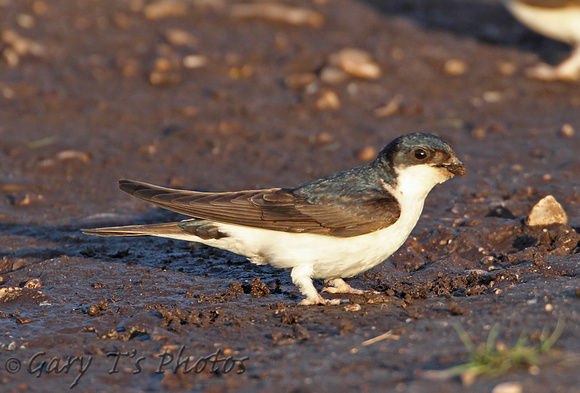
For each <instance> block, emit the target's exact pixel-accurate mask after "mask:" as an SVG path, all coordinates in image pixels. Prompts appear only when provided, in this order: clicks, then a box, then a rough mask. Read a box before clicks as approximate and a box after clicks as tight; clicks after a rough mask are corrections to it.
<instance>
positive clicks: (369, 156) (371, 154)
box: [356, 146, 378, 162]
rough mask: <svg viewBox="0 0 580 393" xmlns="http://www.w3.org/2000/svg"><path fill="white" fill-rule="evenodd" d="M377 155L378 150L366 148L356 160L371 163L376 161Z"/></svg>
mask: <svg viewBox="0 0 580 393" xmlns="http://www.w3.org/2000/svg"><path fill="white" fill-rule="evenodd" d="M377 154H378V152H377V149H375V148H374V147H373V146H365V147H363V148H362V149H361V150H360V151H359V153H358V154H357V156H356V158H358V159H359V161H363V162H370V161H372V160H374V159H375V157H376V156H377Z"/></svg>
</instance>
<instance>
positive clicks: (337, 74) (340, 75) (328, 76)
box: [320, 66, 349, 85]
mask: <svg viewBox="0 0 580 393" xmlns="http://www.w3.org/2000/svg"><path fill="white" fill-rule="evenodd" d="M348 78H349V76H348V73H346V72H345V71H343V70H341V69H340V68H336V67H332V66H326V67H324V68H323V69H322V71H320V80H321V81H322V82H324V83H327V84H329V85H338V84H339V83H342V82H344V81H346V80H347V79H348Z"/></svg>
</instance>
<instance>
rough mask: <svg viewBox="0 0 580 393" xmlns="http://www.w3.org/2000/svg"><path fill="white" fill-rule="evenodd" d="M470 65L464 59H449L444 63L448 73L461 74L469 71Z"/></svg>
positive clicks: (445, 70)
mask: <svg viewBox="0 0 580 393" xmlns="http://www.w3.org/2000/svg"><path fill="white" fill-rule="evenodd" d="M468 69H469V66H468V65H467V63H466V62H464V61H463V60H458V59H449V60H447V61H446V62H445V64H443V72H444V73H446V74H447V75H452V76H459V75H463V74H465V73H466V72H467V70H468Z"/></svg>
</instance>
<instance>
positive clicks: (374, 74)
mask: <svg viewBox="0 0 580 393" xmlns="http://www.w3.org/2000/svg"><path fill="white" fill-rule="evenodd" d="M329 63H330V64H331V65H333V66H336V67H338V68H340V69H342V70H343V71H345V72H347V73H349V74H350V75H352V76H356V77H358V78H363V79H378V78H380V77H381V75H382V72H381V68H380V67H379V65H378V64H377V63H375V62H373V61H372V57H371V54H370V53H369V52H367V51H364V50H362V49H358V48H344V49H341V50H339V51H338V52H336V53H333V54H331V55H330V57H329Z"/></svg>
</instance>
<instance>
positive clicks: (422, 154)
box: [413, 149, 427, 161]
mask: <svg viewBox="0 0 580 393" xmlns="http://www.w3.org/2000/svg"><path fill="white" fill-rule="evenodd" d="M413 155H414V156H415V158H416V159H417V160H420V161H422V160H424V159H425V158H427V152H426V151H425V150H423V149H415V150H414V151H413Z"/></svg>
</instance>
